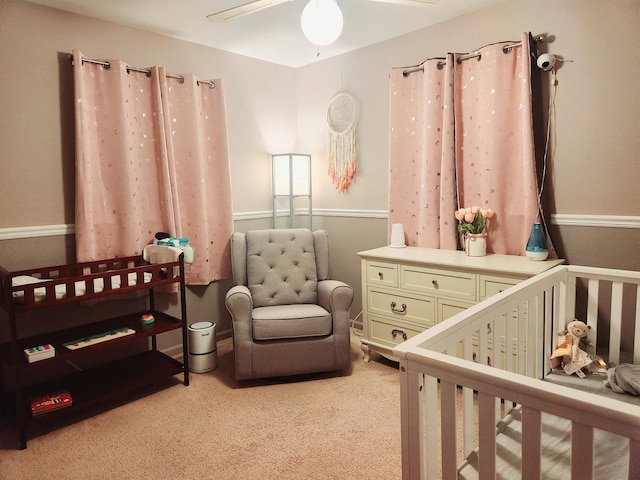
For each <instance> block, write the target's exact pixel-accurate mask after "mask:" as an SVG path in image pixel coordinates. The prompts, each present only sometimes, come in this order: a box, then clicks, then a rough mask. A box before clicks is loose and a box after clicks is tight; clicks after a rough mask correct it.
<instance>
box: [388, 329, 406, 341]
mask: <svg viewBox="0 0 640 480" xmlns="http://www.w3.org/2000/svg"><path fill="white" fill-rule="evenodd" d="M398 335H402V340H406V339H407V334H406V333H404V332H403V331H402V330H396V329H395V328H394V329H393V330H391V336H392V337H393V338H396V336H398Z"/></svg>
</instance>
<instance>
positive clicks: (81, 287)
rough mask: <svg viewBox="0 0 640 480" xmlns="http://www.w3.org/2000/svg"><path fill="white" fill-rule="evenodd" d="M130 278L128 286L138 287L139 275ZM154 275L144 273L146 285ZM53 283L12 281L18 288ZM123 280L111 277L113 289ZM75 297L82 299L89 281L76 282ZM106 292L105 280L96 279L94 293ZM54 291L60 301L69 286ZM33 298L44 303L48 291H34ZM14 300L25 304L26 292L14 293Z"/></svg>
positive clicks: (23, 277)
mask: <svg viewBox="0 0 640 480" xmlns="http://www.w3.org/2000/svg"><path fill="white" fill-rule="evenodd" d="M127 278H128V284H129V285H136V282H137V275H136V273H129V274H128V275H127ZM151 278H152V275H151V274H150V273H147V272H145V273H144V277H143V281H144V283H148V282H150V281H151ZM50 281H52V280H51V279H42V278H37V277H31V276H28V275H18V276H16V277H13V279H12V286H14V287H16V286H23V285H31V284H34V283H42V282H50ZM121 283H122V282H121V279H120V275H113V276H112V277H111V288H112V289H116V288H120V285H121ZM74 286H75V296H76V297H80V296H82V295H84V294H85V293H86V292H87V281H86V280H79V281H76V282H75V285H74ZM103 290H104V280H103V279H102V278H95V279H94V280H93V291H94V292H101V291H103ZM54 291H55V295H56V299H57V300H60V299H62V298H64V297H65V296H66V295H67V286H66V284H58V285H56V286H55V287H54ZM33 296H34V299H35V301H36V303H37V302H42V301H44V300H46V298H47V290H46V288H45V287H37V288H35V289H34V290H33ZM13 298H14V300H15V301H16V303H18V304H22V303H24V291H22V290H17V291H14V292H13Z"/></svg>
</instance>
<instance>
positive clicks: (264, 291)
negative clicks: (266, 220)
mask: <svg viewBox="0 0 640 480" xmlns="http://www.w3.org/2000/svg"><path fill="white" fill-rule="evenodd" d="M231 248H232V261H233V272H234V281H235V284H236V285H246V286H247V287H249V290H250V292H251V297H252V298H253V305H254V307H267V306H274V305H291V304H304V303H317V301H318V281H319V280H324V279H326V278H327V277H328V270H329V268H328V237H327V233H326V232H325V231H322V230H319V231H316V232H311V231H310V230H308V229H272V230H251V231H249V232H247V233H245V234H243V233H238V232H235V233H234V234H233V236H232V246H231Z"/></svg>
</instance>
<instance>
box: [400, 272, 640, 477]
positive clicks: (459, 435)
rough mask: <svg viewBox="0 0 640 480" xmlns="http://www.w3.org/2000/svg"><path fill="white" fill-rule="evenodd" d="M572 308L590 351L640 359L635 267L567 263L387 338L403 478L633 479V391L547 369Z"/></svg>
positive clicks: (637, 434) (611, 358)
mask: <svg viewBox="0 0 640 480" xmlns="http://www.w3.org/2000/svg"><path fill="white" fill-rule="evenodd" d="M574 318H577V319H579V320H582V321H584V322H585V323H587V324H588V325H589V326H590V327H591V330H590V333H589V337H588V338H589V340H590V341H592V342H594V344H595V345H594V346H593V347H590V351H589V353H591V354H593V355H599V356H601V357H602V358H604V359H605V360H607V361H608V362H610V363H613V364H619V363H621V362H628V363H635V364H640V272H632V271H623V270H610V269H601V268H590V267H578V266H564V265H562V266H558V267H555V268H554V269H551V270H549V271H547V272H545V273H542V274H540V275H537V276H535V277H533V278H531V279H529V280H526V281H524V282H522V283H520V284H518V285H515V286H514V287H511V288H509V289H508V290H506V291H504V292H502V293H500V294H498V295H495V296H493V297H491V298H489V299H487V300H485V301H484V302H481V303H479V304H477V305H475V306H473V307H471V308H469V309H468V310H466V311H464V312H462V313H460V314H458V315H456V316H454V317H452V318H450V319H449V320H447V321H445V322H442V323H441V324H438V325H436V326H435V327H433V328H431V329H429V330H426V331H425V332H423V333H421V334H419V335H417V336H415V337H413V338H412V339H410V340H408V341H406V342H404V343H402V344H400V345H398V346H397V347H396V348H395V349H394V355H395V356H396V357H398V358H399V359H400V375H401V415H402V474H403V479H405V480H407V479H425V478H426V479H433V478H443V479H470V478H479V479H482V480H488V479H494V478H505V479H509V480H511V479H514V478H535V479H538V478H553V479H554V480H556V479H562V478H567V479H569V478H570V479H573V480H577V479H579V480H589V479H592V478H606V479H608V480H614V479H618V478H624V479H634V480H638V479H640V403H639V402H638V400H637V399H636V398H637V397H634V396H632V395H629V394H616V393H613V392H612V391H611V389H608V388H606V387H605V386H604V383H603V382H602V379H603V378H605V377H603V376H599V375H595V376H591V375H590V376H588V378H586V379H580V378H578V377H577V376H575V375H573V376H568V375H566V374H565V373H564V372H562V371H559V372H557V371H554V372H551V367H550V356H551V353H552V352H553V350H554V349H555V346H556V343H557V334H558V333H559V332H561V331H563V330H564V328H565V326H566V324H567V323H568V322H570V321H571V320H573V319H574ZM594 377H598V378H594ZM552 378H553V379H554V380H555V381H550V380H551V379H552ZM545 379H546V380H545ZM567 382H568V383H570V384H572V386H566V385H565V383H567ZM589 389H591V391H586V390H589ZM600 390H602V391H600ZM594 391H597V392H598V393H593V392H594ZM563 424H566V428H564V427H563V426H562V425H563ZM523 446H524V448H523Z"/></svg>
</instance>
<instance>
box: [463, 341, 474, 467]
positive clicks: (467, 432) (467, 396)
mask: <svg viewBox="0 0 640 480" xmlns="http://www.w3.org/2000/svg"><path fill="white" fill-rule="evenodd" d="M463 344H464V347H463V348H464V358H465V359H466V360H470V361H472V360H473V336H471V335H470V336H469V337H468V338H466V339H465V340H464V342H463ZM462 408H463V410H462V419H463V422H464V425H463V435H464V439H463V443H464V457H465V458H467V456H468V455H469V454H470V453H471V451H472V450H473V448H474V444H473V426H474V422H475V419H474V416H473V390H472V389H470V388H466V387H465V388H463V389H462Z"/></svg>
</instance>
